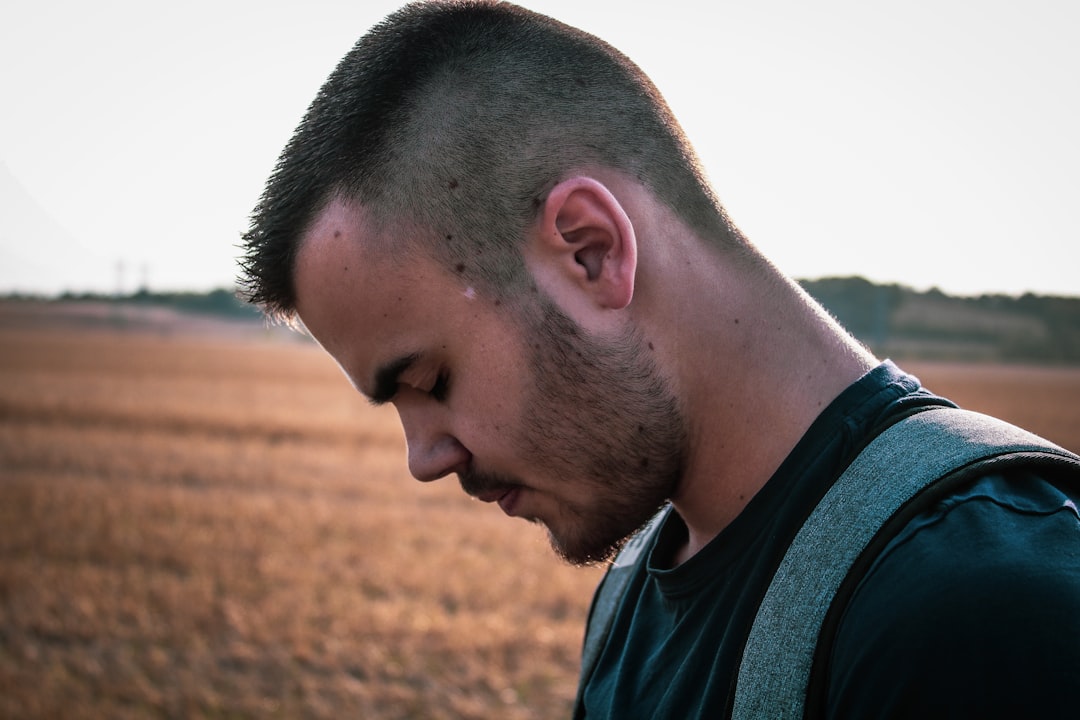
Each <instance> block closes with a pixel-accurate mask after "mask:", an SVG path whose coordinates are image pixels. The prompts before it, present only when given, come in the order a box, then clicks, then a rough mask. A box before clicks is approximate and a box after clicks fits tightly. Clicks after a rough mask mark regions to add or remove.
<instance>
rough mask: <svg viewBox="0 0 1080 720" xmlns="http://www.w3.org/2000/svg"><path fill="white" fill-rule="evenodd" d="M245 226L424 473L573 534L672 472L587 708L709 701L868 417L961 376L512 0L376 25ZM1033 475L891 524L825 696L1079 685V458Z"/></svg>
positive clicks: (249, 247)
mask: <svg viewBox="0 0 1080 720" xmlns="http://www.w3.org/2000/svg"><path fill="white" fill-rule="evenodd" d="M245 243H246V246H245V247H246V254H245V257H244V259H243V260H242V265H243V269H244V277H243V279H242V283H243V287H244V292H245V294H246V297H247V298H248V299H249V300H250V301H251V302H254V303H257V304H259V305H260V306H262V307H263V308H264V310H265V311H266V312H267V313H268V314H269V315H270V316H271V317H274V318H277V319H282V320H285V321H289V322H295V321H299V322H302V323H303V325H304V327H306V329H307V330H308V331H309V332H310V333H311V335H312V336H313V337H314V338H315V339H316V340H317V341H318V342H319V343H320V344H321V345H322V347H323V348H324V349H325V350H326V351H327V352H328V353H329V354H330V355H332V356H333V357H334V359H335V360H336V361H337V362H338V364H339V365H340V366H341V368H342V369H343V370H344V372H345V373H346V375H347V376H348V377H349V379H350V380H351V382H352V383H353V385H354V386H355V387H356V388H357V389H358V390H359V391H360V392H362V393H364V394H365V395H366V396H368V397H369V398H370V399H371V400H372V401H374V402H376V403H387V402H389V403H393V405H394V406H395V408H396V409H397V411H398V413H399V414H400V418H401V422H402V425H403V427H404V430H405V434H406V437H407V440H408V462H409V468H410V471H411V472H412V474H413V475H414V476H415V477H416V478H417V479H418V480H421V481H430V480H435V479H438V478H441V477H444V476H446V475H451V474H456V475H457V476H458V478H459V480H460V482H461V486H462V488H463V489H464V490H465V492H467V493H469V494H470V495H473V496H475V497H477V498H478V499H480V500H482V501H485V502H493V503H497V504H498V505H499V507H500V508H501V509H502V510H503V511H504V512H505V513H506V514H508V515H511V516H516V517H522V518H526V519H530V520H534V521H536V522H539V523H542V524H543V525H544V526H545V527H546V528H547V530H548V532H549V535H550V538H551V541H552V545H553V547H554V548H555V549H556V550H557V551H558V552H559V553H560V554H561V555H562V556H564V557H565V558H566V559H567V560H569V561H571V562H575V563H588V562H600V561H604V560H607V559H610V558H611V557H612V556H613V555H614V554H615V553H616V552H617V551H618V550H619V548H620V547H621V546H622V545H623V544H624V543H625V542H626V539H627V538H628V537H629V536H631V535H632V534H633V533H634V532H635V531H636V530H637V529H638V528H639V527H641V526H642V525H644V524H645V523H646V522H648V521H649V519H650V518H652V517H653V516H654V515H655V514H656V513H657V510H658V509H659V508H661V507H662V506H664V505H665V504H670V507H671V508H672V510H671V512H670V513H669V514H667V515H666V516H663V517H662V519H661V520H659V521H658V523H657V525H658V530H657V532H656V533H655V534H654V535H649V536H647V540H646V541H644V542H646V547H645V548H644V550H642V551H641V553H640V555H639V556H638V558H637V560H636V561H634V562H631V563H630V570H631V572H630V574H629V576H628V577H629V580H628V582H627V584H626V586H625V589H624V590H621V591H620V592H619V594H618V597H617V599H616V602H615V603H614V607H613V608H612V609H611V611H610V618H607V619H606V621H609V622H610V631H609V632H608V633H607V635H606V639H605V640H603V641H602V642H601V644H600V645H599V646H597V648H596V649H595V655H596V662H595V664H590V667H589V668H588V672H587V673H586V675H585V681H584V684H583V687H582V691H581V694H580V698H579V707H578V713H579V714H580V715H585V716H587V717H611V718H632V717H645V718H654V717H670V718H697V717H720V716H723V715H725V713H727V712H728V711H729V709H730V708H731V706H732V703H733V688H734V686H735V678H736V675H737V673H738V671H739V666H740V660H741V658H742V655H743V651H744V647H745V646H746V645H747V638H748V636H749V633H750V627H751V624H752V623H753V621H754V617H755V614H756V613H757V611H758V608H759V606H760V605H761V604H762V596H763V595H764V594H765V592H766V589H767V588H768V587H769V585H770V582H771V581H772V579H773V577H774V575H776V574H777V567H778V565H779V563H780V560H781V558H782V557H783V556H784V553H785V551H786V550H787V548H788V546H789V545H790V544H791V542H792V538H793V537H794V536H795V535H796V533H797V532H798V531H799V530H800V527H803V523H804V521H806V519H807V516H808V515H809V514H810V513H811V511H812V510H813V509H814V507H815V506H816V505H817V504H818V503H819V501H821V500H822V497H823V495H825V493H826V491H828V490H829V488H830V486H832V485H833V483H834V482H835V481H836V480H837V478H838V476H840V475H841V473H842V472H843V471H844V470H845V468H847V467H848V465H849V464H850V463H851V462H852V459H853V458H854V457H855V456H856V455H857V454H858V453H859V450H861V448H862V447H863V446H864V445H866V444H867V443H868V442H869V441H870V440H871V439H872V438H874V437H875V436H876V435H878V433H880V432H881V431H882V429H883V428H885V427H888V426H890V425H892V424H893V423H895V422H896V421H897V420H898V419H899V418H901V417H902V416H905V415H907V414H910V413H912V412H915V411H919V410H924V409H927V408H934V407H951V403H949V402H948V401H946V400H944V399H941V398H938V397H936V396H934V395H932V394H931V393H929V392H928V391H926V390H924V389H922V388H921V387H920V386H919V384H918V381H917V380H916V379H915V378H913V377H911V376H910V375H906V374H904V373H903V372H902V371H901V370H899V369H898V368H897V367H896V366H895V365H893V364H891V363H888V362H885V363H880V362H879V361H878V360H876V359H875V358H874V357H873V356H872V355H871V354H870V353H869V352H867V350H866V349H864V348H863V347H861V346H860V345H859V344H858V343H857V342H855V341H854V340H852V338H851V337H849V336H848V335H847V334H846V333H845V332H844V331H843V330H842V329H841V328H840V327H838V326H837V324H836V323H835V322H834V321H833V320H832V319H831V318H830V317H829V316H828V315H827V314H826V313H825V312H824V311H822V309H821V308H820V307H819V306H818V305H817V304H816V303H814V302H813V301H812V300H811V299H810V298H809V297H807V296H806V295H805V294H804V293H803V292H802V291H801V290H800V289H799V287H798V286H797V285H796V284H795V283H793V282H792V281H790V280H789V279H788V278H786V277H785V276H784V275H782V274H781V273H780V272H779V271H778V270H777V269H775V268H774V267H773V266H772V265H771V264H770V263H769V262H768V261H767V260H766V259H765V258H763V257H762V256H761V255H760V254H759V252H758V251H757V250H756V249H755V248H754V247H753V246H752V245H751V243H750V242H748V241H747V239H746V238H744V237H743V236H742V235H741V234H740V232H739V231H738V229H737V228H736V227H735V226H734V225H733V224H732V223H731V222H730V220H729V219H728V217H727V216H726V214H725V213H724V211H723V209H722V208H721V206H720V204H719V203H718V201H717V199H716V198H715V197H714V195H713V193H712V191H711V190H710V188H709V186H708V184H707V183H706V181H705V179H704V177H703V175H702V172H701V170H700V167H699V165H698V162H697V160H696V157H695V155H694V152H693V149H692V148H691V146H690V144H689V143H688V141H687V140H686V138H685V137H684V136H683V134H682V131H681V130H680V128H679V126H678V124H677V122H676V120H675V119H674V118H673V117H672V115H671V113H670V111H669V110H668V108H667V106H666V105H665V103H664V101H663V99H662V98H661V96H660V94H659V92H658V91H657V90H656V88H655V87H653V85H652V84H651V83H650V81H649V80H648V79H647V78H646V77H645V76H644V75H643V74H642V73H641V72H640V70H639V69H638V68H637V67H636V66H634V65H633V64H632V63H631V62H630V61H629V60H628V59H626V58H625V57H623V56H622V55H621V54H619V53H618V52H617V51H616V50H614V49H613V48H611V47H610V46H607V45H606V44H604V43H603V42H602V41H600V40H598V39H596V38H594V37H592V36H589V35H586V34H584V33H582V32H580V31H577V30H574V29H572V28H569V27H566V26H564V25H561V24H559V23H557V22H555V21H553V20H550V19H548V18H544V17H541V16H538V15H536V14H533V13H531V12H528V11H525V10H522V9H519V8H516V7H513V6H510V5H505V4H489V3H487V2H476V3H455V4H417V5H410V6H407V7H406V8H404V9H403V10H401V11H399V12H398V13H396V14H394V15H392V16H391V17H390V18H388V19H387V20H386V21H385V22H384V23H383V24H381V25H379V26H377V27H375V28H374V29H373V30H372V31H371V32H370V33H369V34H368V35H367V36H366V37H364V38H363V39H362V40H361V41H360V42H359V43H358V44H357V45H356V47H355V48H354V49H353V50H352V51H351V52H350V53H349V54H348V55H347V56H346V57H345V58H344V59H343V60H342V62H341V63H340V65H339V66H338V68H337V69H336V70H335V71H334V73H333V74H332V75H331V76H330V78H329V79H328V80H327V82H326V84H325V85H324V86H323V88H322V90H321V91H320V93H319V94H318V96H317V97H316V99H315V101H314V102H313V104H312V105H311V107H310V109H309V111H308V113H307V115H306V117H305V118H304V120H303V122H302V123H301V125H300V126H299V128H298V129H297V131H296V134H295V135H294V137H293V139H292V140H291V141H290V143H289V145H288V146H287V147H286V149H285V151H284V152H283V154H282V156H281V159H280V160H279V163H278V166H277V168H276V169H275V171H274V174H273V176H272V177H271V178H270V180H269V182H268V184H267V188H266V191H265V193H264V195H263V197H262V199H261V201H260V203H259V205H258V207H257V208H256V209H255V212H254V214H253V219H252V225H251V229H250V231H249V232H248V233H247V234H246V235H245ZM957 412H958V411H957ZM920 450H921V448H914V447H912V448H910V449H909V453H908V454H918V453H919V452H920ZM1044 475H1045V476H1040V475H1039V474H1038V473H1036V472H1034V471H1033V470H1031V469H1030V468H1028V469H1022V470H1009V471H1008V472H1004V471H1003V472H1000V473H988V474H983V475H980V476H978V477H975V478H972V479H971V480H970V482H967V483H966V484H964V485H963V486H962V487H960V488H958V489H957V490H955V491H953V492H952V493H951V494H950V495H949V496H948V497H947V498H945V499H943V500H942V501H940V502H937V503H935V504H933V505H932V506H930V507H929V508H927V509H926V510H925V511H924V512H922V513H920V514H919V515H918V516H917V517H916V518H915V519H914V520H912V521H911V522H909V523H907V524H906V525H905V526H904V527H903V528H902V529H900V530H899V534H898V535H897V536H896V537H895V538H894V539H892V540H891V542H890V544H888V545H887V547H886V548H885V549H884V550H882V551H881V552H880V553H879V554H878V555H876V556H875V557H876V561H875V564H874V565H873V566H872V568H870V569H869V570H868V571H867V572H866V574H865V576H863V577H861V578H860V579H859V584H858V587H857V589H856V590H855V592H854V594H853V595H852V596H851V598H850V600H849V601H848V603H847V604H846V606H844V610H843V617H842V619H841V621H840V622H839V623H838V627H837V629H836V631H835V635H830V642H831V648H832V649H831V652H830V654H829V657H828V663H827V670H826V671H824V677H823V678H822V677H820V673H819V677H818V678H817V680H816V681H815V682H816V685H815V688H817V689H816V690H815V691H814V692H816V693H817V696H818V697H820V698H821V700H820V703H818V704H816V705H813V706H812V707H811V706H808V707H807V711H806V714H807V716H820V717H852V718H854V717H882V716H887V717H927V716H934V715H950V716H972V717H974V716H979V717H991V716H993V717H1018V716H1027V717H1034V716H1051V715H1057V714H1063V713H1065V712H1066V708H1068V710H1070V711H1071V709H1072V704H1073V703H1072V699H1071V697H1070V693H1069V692H1068V690H1070V689H1072V688H1076V687H1078V686H1080V650H1077V649H1076V644H1077V643H1076V638H1077V637H1078V635H1077V631H1078V630H1080V612H1078V610H1080V542H1078V540H1080V535H1078V533H1080V530H1078V525H1080V518H1078V515H1077V511H1076V505H1075V500H1076V499H1077V498H1076V493H1075V486H1074V485H1072V484H1070V482H1069V481H1068V480H1067V479H1061V478H1059V477H1058V475H1057V474H1055V473H1049V472H1047V473H1044ZM593 622H594V624H596V623H598V622H599V620H598V619H597V618H594V620H593Z"/></svg>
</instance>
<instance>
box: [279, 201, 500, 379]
mask: <svg viewBox="0 0 1080 720" xmlns="http://www.w3.org/2000/svg"><path fill="white" fill-rule="evenodd" d="M393 231H394V232H401V233H405V232H406V231H405V230H404V229H401V228H394V229H393ZM402 245H413V246H415V243H413V242H411V239H410V238H409V237H408V236H406V235H404V234H402V235H401V236H395V237H388V236H387V235H385V234H383V233H380V231H379V230H378V225H377V224H376V223H375V222H374V221H373V220H372V218H371V217H370V216H369V215H368V213H367V212H366V211H365V209H364V208H363V207H360V206H358V205H357V204H351V203H346V202H343V201H339V200H335V201H333V202H331V203H330V204H329V205H328V206H327V207H326V208H325V209H324V210H323V211H322V212H321V213H319V215H318V217H316V218H315V220H314V222H313V223H312V224H311V227H310V228H309V230H308V231H307V232H306V233H305V234H304V236H303V238H302V239H301V242H300V249H299V252H298V254H297V258H296V266H295V271H294V277H293V283H294V287H295V289H296V309H297V313H298V314H299V316H300V319H301V321H302V322H303V323H304V326H305V327H306V328H307V329H308V331H309V332H310V333H311V335H312V336H313V337H314V338H315V340H316V341H318V343H319V344H320V345H322V347H323V348H324V349H325V350H326V351H327V352H328V353H329V354H330V355H331V356H333V358H334V359H335V360H336V361H337V362H338V364H339V365H340V366H341V367H342V369H343V370H344V371H345V373H346V375H348V376H349V378H350V379H351V380H352V382H353V384H354V385H355V386H357V387H358V388H359V389H362V390H364V391H365V392H368V391H370V389H371V386H372V383H373V373H374V371H375V368H377V367H379V366H380V364H385V363H386V362H389V361H391V360H392V359H394V358H398V357H404V356H408V355H411V354H415V353H425V352H430V351H431V349H432V347H436V348H438V347H439V346H440V345H441V344H442V343H444V340H443V337H444V336H445V335H446V334H447V331H448V329H449V328H450V327H456V328H458V329H459V330H460V329H462V328H463V327H464V325H465V324H466V323H468V322H471V321H475V319H476V317H477V311H478V310H479V308H478V307H477V303H476V302H475V300H476V293H475V292H474V291H473V290H472V288H470V287H468V286H467V285H466V284H465V283H464V282H463V281H461V280H460V279H459V278H457V277H455V276H453V275H452V274H450V273H449V272H448V271H446V270H445V269H443V268H442V267H441V265H439V264H438V263H436V262H435V260H434V259H432V258H431V257H430V256H428V255H427V254H426V253H423V252H419V251H413V252H407V253H406V252H401V253H395V252H393V251H392V248H397V247H401V246H402Z"/></svg>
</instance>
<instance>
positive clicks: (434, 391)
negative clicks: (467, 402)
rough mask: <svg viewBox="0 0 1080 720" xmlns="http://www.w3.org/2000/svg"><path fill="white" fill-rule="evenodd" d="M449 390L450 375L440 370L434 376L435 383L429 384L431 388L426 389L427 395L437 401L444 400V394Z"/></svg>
mask: <svg viewBox="0 0 1080 720" xmlns="http://www.w3.org/2000/svg"><path fill="white" fill-rule="evenodd" d="M449 390H450V376H449V375H448V374H447V373H445V372H440V373H439V374H438V375H437V376H436V377H435V383H434V384H433V385H432V386H431V390H429V391H428V395H430V396H431V397H432V398H434V399H435V400H436V401H437V402H444V401H445V400H446V394H447V392H449Z"/></svg>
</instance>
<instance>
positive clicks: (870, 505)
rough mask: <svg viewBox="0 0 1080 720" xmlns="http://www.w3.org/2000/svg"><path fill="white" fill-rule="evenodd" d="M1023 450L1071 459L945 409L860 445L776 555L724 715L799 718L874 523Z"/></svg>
mask: <svg viewBox="0 0 1080 720" xmlns="http://www.w3.org/2000/svg"><path fill="white" fill-rule="evenodd" d="M1029 452H1030V453H1040V454H1042V455H1046V454H1050V455H1052V456H1056V457H1058V458H1060V459H1062V460H1066V461H1069V462H1075V461H1076V459H1077V456H1076V455H1073V454H1072V453H1070V452H1068V451H1066V450H1064V449H1062V448H1060V447H1058V446H1056V445H1054V444H1052V443H1050V442H1048V441H1046V440H1043V439H1042V438H1040V437H1038V436H1036V435H1033V434H1031V433H1029V432H1026V431H1024V430H1021V429H1020V428H1017V427H1014V426H1013V425H1009V424H1008V423H1005V422H1002V421H1000V420H996V419H994V418H991V417H988V416H986V415H980V414H978V413H973V412H969V411H964V410H957V409H954V408H936V409H933V410H926V411H923V412H920V413H917V414H915V415H911V416H909V417H907V418H904V419H903V420H901V421H900V422H898V423H896V424H895V425H893V426H892V427H890V428H888V429H887V430H885V431H884V432H883V433H881V434H880V435H879V436H878V437H876V438H875V439H874V440H873V441H872V442H871V443H870V444H869V445H867V447H866V448H865V449H864V450H863V451H862V452H861V453H860V454H859V455H858V456H857V457H856V458H855V460H854V461H853V462H852V463H851V465H850V466H849V467H848V469H847V470H845V471H844V473H843V474H842V475H841V476H840V478H839V479H838V480H837V481H836V483H835V484H834V485H833V486H832V488H831V489H830V490H829V491H828V492H827V493H826V494H825V497H824V498H823V499H822V500H821V502H820V503H819V504H818V505H817V507H816V508H815V509H814V511H813V512H812V513H811V514H810V517H809V518H808V519H807V521H806V522H805V523H804V524H803V526H802V528H801V529H800V530H799V532H798V534H797V535H796V536H795V539H794V540H793V541H792V543H791V546H790V547H789V548H788V550H787V553H786V554H785V555H784V558H783V560H782V561H781V563H780V567H779V568H778V569H777V572H776V575H775V576H774V577H773V580H772V582H771V584H770V585H769V588H768V590H767V591H766V593H765V597H764V599H763V600H762V603H761V606H760V607H759V609H758V612H757V616H756V617H755V618H754V623H753V626H752V628H751V631H750V637H749V639H748V640H747V643H746V647H745V649H744V651H743V657H742V663H741V665H740V667H739V675H738V679H737V681H736V686H735V695H734V701H733V706H732V713H731V717H732V718H734V719H735V720H750V719H756V718H766V717H767V718H801V717H803V712H804V704H805V701H806V693H807V687H808V683H809V678H810V671H811V667H812V665H813V659H814V651H815V647H816V646H817V642H818V636H819V633H820V630H821V626H822V622H823V621H824V619H825V615H826V613H827V612H828V610H829V606H830V605H831V603H832V600H833V597H834V596H835V594H836V592H837V589H838V588H839V587H840V584H841V583H842V582H843V581H844V578H845V577H846V576H847V574H848V572H849V570H850V569H851V567H852V565H853V563H854V562H855V560H856V559H857V558H858V557H859V555H860V554H861V553H862V551H863V549H864V548H865V547H866V546H867V545H868V544H869V543H870V541H871V540H872V539H873V537H874V535H875V534H876V533H877V532H878V530H879V529H880V528H881V527H882V526H883V525H884V524H885V523H886V522H887V521H888V520H889V518H890V517H892V516H893V514H894V513H896V512H897V510H898V509H900V508H901V507H902V506H904V505H905V504H906V503H907V502H908V501H909V500H910V499H911V498H913V497H914V496H915V495H916V494H918V493H919V492H920V491H922V490H923V489H925V488H926V487H927V486H929V485H931V484H932V483H934V481H936V480H938V479H939V478H941V477H943V476H946V475H949V474H950V473H952V472H954V471H956V470H958V469H961V468H964V467H965V466H968V465H970V464H972V463H978V462H980V461H983V460H987V459H990V458H994V457H998V456H1001V455H1006V454H1012V453H1029Z"/></svg>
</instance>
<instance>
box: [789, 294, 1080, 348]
mask: <svg viewBox="0 0 1080 720" xmlns="http://www.w3.org/2000/svg"><path fill="white" fill-rule="evenodd" d="M800 283H801V284H802V286H803V288H804V289H806V291H807V292H808V293H810V294H811V295H813V296H814V297H815V298H817V299H818V301H820V302H821V304H822V305H824V306H825V307H826V308H828V310H829V312H830V313H832V314H833V315H834V316H835V317H836V319H837V320H839V321H840V323H841V324H842V325H843V326H844V327H846V328H847V329H848V331H849V332H851V333H852V334H853V335H854V336H855V337H857V338H858V339H859V340H861V341H862V342H863V343H864V344H866V345H867V346H869V347H870V348H871V350H873V351H874V353H875V354H877V355H878V356H880V357H891V358H896V359H919V360H963V361H986V362H1011V363H1021V362H1024V363H1039V364H1051V365H1065V364H1068V365H1076V364H1080V298H1075V297H1054V296H1042V295H1033V294H1030V293H1028V294H1024V295H1021V296H1020V297H1013V296H1009V295H980V296H977V297H954V296H950V295H946V294H945V293H943V292H941V291H940V290H937V289H930V290H928V291H925V292H919V291H916V290H913V289H911V288H909V287H904V286H903V285H875V284H874V283H872V282H870V281H868V280H865V279H863V278H860V277H846V278H824V279H820V280H802V281H800Z"/></svg>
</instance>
